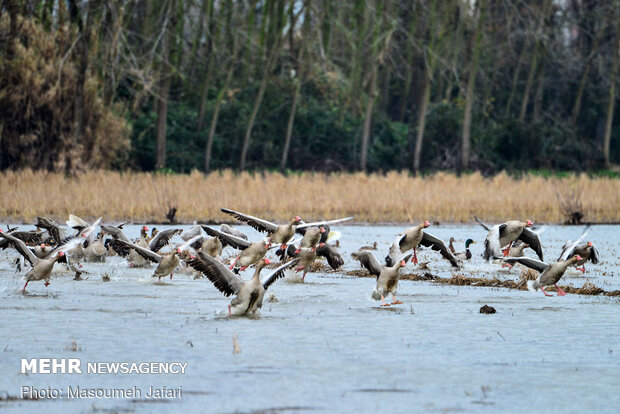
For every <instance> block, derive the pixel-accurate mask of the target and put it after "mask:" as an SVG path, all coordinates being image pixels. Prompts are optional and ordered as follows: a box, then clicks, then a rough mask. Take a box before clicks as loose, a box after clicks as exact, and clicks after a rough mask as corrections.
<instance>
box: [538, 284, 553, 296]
mask: <svg viewBox="0 0 620 414" xmlns="http://www.w3.org/2000/svg"><path fill="white" fill-rule="evenodd" d="M540 290H542V292H543V293H544V294H545V296H553V295H550V294H548V293H547V291H546V290H545V288H544V287H542V286H541V288H540Z"/></svg>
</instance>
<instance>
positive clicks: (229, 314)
mask: <svg viewBox="0 0 620 414" xmlns="http://www.w3.org/2000/svg"><path fill="white" fill-rule="evenodd" d="M228 316H232V312H231V310H230V303H229V304H228Z"/></svg>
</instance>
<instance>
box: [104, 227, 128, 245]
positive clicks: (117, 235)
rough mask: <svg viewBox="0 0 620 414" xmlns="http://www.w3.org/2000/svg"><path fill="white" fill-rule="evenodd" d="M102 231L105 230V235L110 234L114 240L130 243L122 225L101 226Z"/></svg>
mask: <svg viewBox="0 0 620 414" xmlns="http://www.w3.org/2000/svg"><path fill="white" fill-rule="evenodd" d="M123 224H124V223H123ZM101 230H103V232H104V233H106V234H109V235H110V236H112V238H114V239H120V240H124V241H129V238H128V237H127V236H125V233H123V230H122V229H121V225H118V226H112V225H109V224H102V225H101Z"/></svg>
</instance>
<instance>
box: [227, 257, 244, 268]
mask: <svg viewBox="0 0 620 414" xmlns="http://www.w3.org/2000/svg"><path fill="white" fill-rule="evenodd" d="M239 257H241V256H237V258H236V259H235V261H234V262H233V264H231V265H230V267H229V269H230V270H233V268H234V267H235V265H236V264H237V260H239Z"/></svg>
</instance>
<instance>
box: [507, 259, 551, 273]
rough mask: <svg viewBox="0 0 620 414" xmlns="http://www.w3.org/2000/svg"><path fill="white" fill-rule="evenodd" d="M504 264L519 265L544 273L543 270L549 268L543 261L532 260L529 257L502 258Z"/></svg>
mask: <svg viewBox="0 0 620 414" xmlns="http://www.w3.org/2000/svg"><path fill="white" fill-rule="evenodd" d="M501 260H503V261H504V262H506V263H520V264H522V265H523V266H526V267H529V268H530V269H534V270H536V271H539V272H544V271H545V269H547V268H548V267H549V265H548V264H547V263H545V262H543V261H540V260H536V259H532V258H531V257H525V256H522V257H502V258H501Z"/></svg>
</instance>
